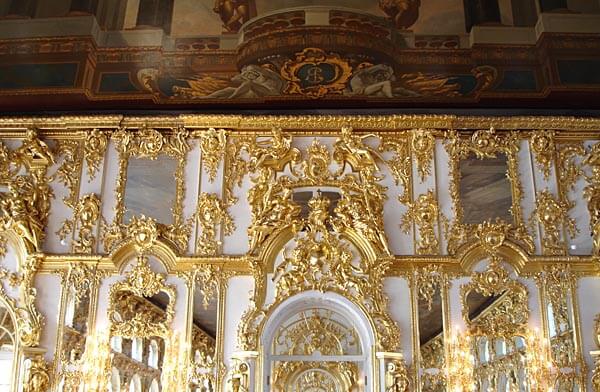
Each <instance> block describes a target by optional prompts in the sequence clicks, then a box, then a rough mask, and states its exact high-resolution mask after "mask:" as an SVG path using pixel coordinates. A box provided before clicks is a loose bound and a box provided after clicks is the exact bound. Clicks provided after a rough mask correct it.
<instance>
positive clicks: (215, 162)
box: [199, 128, 227, 182]
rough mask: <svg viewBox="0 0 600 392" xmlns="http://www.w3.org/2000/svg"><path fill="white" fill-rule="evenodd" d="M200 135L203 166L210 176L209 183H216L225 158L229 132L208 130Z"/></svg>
mask: <svg viewBox="0 0 600 392" xmlns="http://www.w3.org/2000/svg"><path fill="white" fill-rule="evenodd" d="M199 135H200V150H201V151H202V165H203V167H204V171H205V172H206V173H207V174H208V179H209V181H210V182H214V181H215V179H216V178H217V169H218V167H219V162H221V160H222V159H223V157H224V156H225V148H226V145H227V132H226V131H225V130H224V129H219V130H217V129H215V128H208V129H207V130H204V131H201V132H200V133H199Z"/></svg>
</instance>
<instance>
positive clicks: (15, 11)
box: [6, 0, 38, 19]
mask: <svg viewBox="0 0 600 392" xmlns="http://www.w3.org/2000/svg"><path fill="white" fill-rule="evenodd" d="M37 3H38V2H37V0H12V1H11V2H10V7H9V8H8V13H7V14H6V17H7V18H15V19H16V18H33V17H35V11H36V9H37Z"/></svg>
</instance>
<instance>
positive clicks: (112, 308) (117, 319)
mask: <svg viewBox="0 0 600 392" xmlns="http://www.w3.org/2000/svg"><path fill="white" fill-rule="evenodd" d="M142 241H145V240H142ZM165 279H166V276H165V275H163V274H159V273H156V272H154V271H152V269H151V268H150V264H149V261H148V258H147V257H146V256H143V255H140V256H138V258H137V263H136V265H135V266H134V267H133V268H132V269H131V271H130V272H129V274H128V275H127V277H126V280H124V281H121V282H117V283H115V284H113V285H112V286H111V288H110V305H109V310H108V316H109V319H110V320H111V325H110V333H111V336H122V337H123V338H126V339H132V338H134V337H141V338H149V337H153V336H159V337H162V338H165V339H168V338H169V337H170V336H171V335H170V325H171V321H172V320H173V317H174V316H175V287H174V286H171V285H167V284H165ZM161 292H163V293H165V294H166V295H167V296H168V299H169V303H168V304H167V307H166V309H165V312H164V321H162V322H155V321H154V320H152V319H149V318H148V317H147V314H146V312H134V313H133V317H131V318H129V319H124V318H123V315H118V309H117V303H118V298H119V295H130V294H131V295H134V296H137V297H143V298H150V297H152V296H154V295H156V294H158V293H161ZM128 303H130V301H129V302H128Z"/></svg>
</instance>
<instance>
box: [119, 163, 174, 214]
mask: <svg viewBox="0 0 600 392" xmlns="http://www.w3.org/2000/svg"><path fill="white" fill-rule="evenodd" d="M176 171H177V160H176V159H174V158H172V157H170V156H168V155H165V154H160V155H158V157H157V158H156V159H149V158H135V157H131V158H129V160H128V166H127V183H126V186H125V216H124V219H125V223H129V221H130V220H131V218H132V217H134V216H141V215H144V216H147V217H152V218H154V219H156V220H157V221H158V222H160V223H162V224H165V225H170V224H173V213H172V211H171V209H172V207H173V205H174V202H175V195H176V190H177V184H176V182H177V181H176V176H175V173H176Z"/></svg>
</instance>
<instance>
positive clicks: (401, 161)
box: [379, 136, 429, 203]
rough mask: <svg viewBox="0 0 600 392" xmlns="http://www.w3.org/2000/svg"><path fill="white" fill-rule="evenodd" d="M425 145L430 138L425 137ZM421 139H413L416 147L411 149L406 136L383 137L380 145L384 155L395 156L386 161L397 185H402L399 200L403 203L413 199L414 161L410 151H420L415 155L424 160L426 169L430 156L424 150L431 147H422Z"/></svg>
mask: <svg viewBox="0 0 600 392" xmlns="http://www.w3.org/2000/svg"><path fill="white" fill-rule="evenodd" d="M424 137H425V139H424V141H425V143H429V141H428V136H424ZM422 141H423V140H421V137H419V138H418V140H415V139H414V137H413V140H412V142H413V143H416V144H417V145H416V146H413V147H411V143H409V140H408V138H407V137H406V136H394V137H391V136H383V137H382V138H381V144H380V145H379V151H380V152H382V153H385V152H388V151H389V152H392V153H393V156H392V158H391V159H388V160H386V161H385V163H386V164H387V166H388V168H389V169H390V172H391V173H392V177H394V180H395V182H396V185H399V184H402V189H403V191H402V195H400V196H398V200H400V202H401V203H407V202H409V201H410V200H411V198H412V194H411V192H412V160H411V156H410V149H411V148H412V149H413V150H414V151H417V150H415V149H418V151H419V152H418V153H417V152H415V155H417V156H418V158H417V159H424V161H422V163H423V166H421V167H425V166H424V165H425V162H427V160H426V158H425V157H426V155H427V154H428V153H427V152H426V151H424V150H423V149H427V148H429V147H427V146H425V145H421V142H422Z"/></svg>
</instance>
